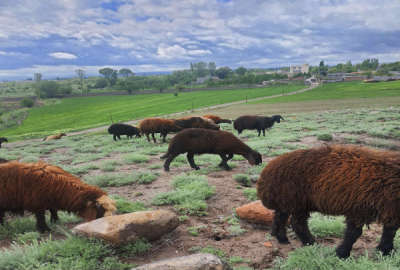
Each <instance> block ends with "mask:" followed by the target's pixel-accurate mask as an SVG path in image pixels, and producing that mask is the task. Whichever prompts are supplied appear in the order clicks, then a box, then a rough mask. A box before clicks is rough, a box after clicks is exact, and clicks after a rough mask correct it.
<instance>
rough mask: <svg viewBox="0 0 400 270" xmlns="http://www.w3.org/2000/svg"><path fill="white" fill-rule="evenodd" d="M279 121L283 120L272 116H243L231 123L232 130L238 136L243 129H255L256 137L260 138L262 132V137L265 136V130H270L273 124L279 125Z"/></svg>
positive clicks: (278, 116) (280, 117)
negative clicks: (236, 132)
mask: <svg viewBox="0 0 400 270" xmlns="http://www.w3.org/2000/svg"><path fill="white" fill-rule="evenodd" d="M281 119H282V120H285V119H283V117H282V116H280V115H273V116H271V117H268V116H256V115H243V116H240V117H239V118H237V119H236V120H235V121H234V122H233V128H234V129H236V130H237V131H238V133H239V134H240V133H242V131H243V130H245V129H257V131H258V136H260V134H261V130H262V132H263V135H264V136H265V129H269V128H271V127H272V126H273V125H274V123H275V122H277V123H280V122H281Z"/></svg>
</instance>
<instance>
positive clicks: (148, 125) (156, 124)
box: [139, 118, 182, 143]
mask: <svg viewBox="0 0 400 270" xmlns="http://www.w3.org/2000/svg"><path fill="white" fill-rule="evenodd" d="M139 129H140V132H141V133H142V134H145V135H146V138H147V140H148V141H149V142H150V137H149V135H150V134H151V136H152V137H153V141H154V143H155V142H156V138H155V137H154V133H160V134H161V136H162V137H163V142H165V137H167V134H168V133H171V132H178V131H180V130H182V127H180V126H178V125H177V124H176V121H175V120H172V119H163V118H146V119H144V120H142V121H141V122H140V123H139Z"/></svg>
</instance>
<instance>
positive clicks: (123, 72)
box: [118, 68, 135, 78]
mask: <svg viewBox="0 0 400 270" xmlns="http://www.w3.org/2000/svg"><path fill="white" fill-rule="evenodd" d="M118 74H119V75H120V76H121V77H124V78H126V77H130V76H134V75H135V74H134V73H133V72H132V70H130V69H129V68H122V69H120V70H119V71H118Z"/></svg>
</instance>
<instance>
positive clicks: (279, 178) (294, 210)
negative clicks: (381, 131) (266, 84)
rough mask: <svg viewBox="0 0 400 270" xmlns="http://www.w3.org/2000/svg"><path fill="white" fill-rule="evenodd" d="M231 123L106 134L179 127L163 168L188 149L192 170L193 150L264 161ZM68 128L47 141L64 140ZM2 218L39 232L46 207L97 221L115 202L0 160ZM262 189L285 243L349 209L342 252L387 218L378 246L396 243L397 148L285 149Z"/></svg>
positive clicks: (240, 123)
mask: <svg viewBox="0 0 400 270" xmlns="http://www.w3.org/2000/svg"><path fill="white" fill-rule="evenodd" d="M281 119H282V120H283V118H282V116H280V115H274V116H272V117H261V116H241V117H239V118H237V119H236V120H235V121H234V123H233V126H234V128H235V129H236V130H237V131H238V133H239V134H241V132H242V131H243V130H245V129H253V130H254V129H255V130H257V131H258V136H260V134H261V131H262V132H263V135H264V136H265V129H268V128H271V127H272V126H273V125H274V123H275V122H276V123H279V122H280V120H281ZM220 123H232V121H231V120H229V119H221V118H220V117H218V116H215V115H205V116H203V117H185V118H181V119H162V118H147V119H144V120H142V121H141V122H140V123H139V126H138V127H133V126H130V125H126V124H120V123H117V124H112V125H111V126H110V127H109V128H108V132H109V133H110V134H112V135H113V139H114V140H117V139H120V136H121V135H126V136H127V137H128V138H132V137H133V136H136V137H141V135H145V136H146V138H147V140H148V141H149V142H150V135H151V136H152V139H153V141H154V143H155V142H156V138H155V136H154V134H156V133H159V134H160V136H161V137H162V138H163V142H165V138H166V136H167V134H169V133H177V134H176V135H175V136H174V137H173V138H172V139H171V141H170V143H169V147H168V151H167V153H166V154H164V155H163V156H162V157H161V158H163V159H165V162H164V170H165V171H169V166H170V163H171V162H172V161H173V160H174V158H176V157H177V156H178V155H180V154H183V153H187V160H188V162H189V164H190V166H191V168H193V169H196V170H198V169H199V167H198V166H197V165H196V164H195V161H194V155H196V154H205V153H208V154H217V155H219V156H220V157H221V159H222V161H221V162H220V164H219V166H220V167H221V168H223V169H226V170H229V169H230V167H229V166H228V163H227V162H228V161H229V160H230V159H231V158H232V157H233V155H234V154H238V155H242V156H243V157H244V158H246V159H247V160H248V162H249V163H250V164H251V165H258V164H260V163H261V162H262V157H261V154H260V153H258V152H257V151H256V150H253V149H251V148H250V147H249V146H248V145H246V144H245V143H243V142H242V141H241V140H240V139H239V138H237V137H236V136H235V135H233V134H232V133H230V132H227V131H222V130H220V127H219V125H218V124H220ZM63 135H65V134H59V135H58V136H55V137H52V138H50V139H57V138H61V137H62V136H63ZM0 163H1V164H0V224H3V218H4V214H5V212H14V213H20V214H21V213H23V211H24V210H27V211H30V212H33V213H34V214H35V216H36V219H37V228H38V230H39V231H45V230H48V227H47V225H46V223H45V220H44V212H45V211H46V210H49V211H50V212H51V216H52V219H51V220H52V221H55V220H56V219H57V210H66V211H70V212H74V213H76V214H78V215H79V216H81V217H83V218H85V219H86V220H92V219H95V218H99V217H102V216H106V215H111V214H112V213H113V212H114V211H115V209H116V208H115V203H114V202H113V201H112V200H111V199H110V198H109V197H107V195H106V193H105V192H104V191H102V190H100V189H99V188H97V187H93V186H90V185H87V184H85V183H83V182H82V181H81V180H79V179H78V178H77V177H75V176H73V175H71V174H69V173H68V172H65V171H64V170H62V169H61V168H59V167H56V166H52V165H48V164H45V163H42V162H38V163H20V162H17V161H7V160H4V159H3V160H0ZM257 194H258V197H259V198H260V199H261V201H262V203H263V205H264V206H265V207H267V208H269V209H273V210H275V216H274V221H273V225H272V235H274V236H275V237H276V238H277V240H278V241H279V242H280V243H289V240H288V237H287V235H286V226H287V224H288V220H289V217H290V224H291V227H292V229H293V230H294V232H295V233H296V235H297V237H298V239H300V240H301V242H302V243H303V244H304V245H312V244H313V243H314V242H315V240H314V237H313V236H312V234H311V232H310V230H309V228H308V224H307V221H308V218H309V217H310V213H311V212H315V211H316V212H320V213H323V214H328V215H344V216H345V217H346V224H347V226H346V231H345V234H344V240H343V241H342V243H341V244H340V245H339V246H338V247H337V249H336V254H337V256H339V257H340V258H347V257H348V256H349V255H350V251H351V249H352V246H353V244H354V243H355V241H356V240H357V239H358V238H359V237H360V235H361V234H362V228H363V226H364V225H365V224H370V223H372V222H374V221H377V222H379V223H381V224H383V233H382V237H381V240H380V243H379V245H378V247H377V249H378V250H380V251H381V252H382V253H383V254H384V255H387V254H389V253H390V252H391V251H392V249H393V239H394V236H395V234H396V231H397V229H398V228H399V227H400V213H399V212H398V209H400V154H399V153H398V152H394V151H383V150H373V149H369V148H366V147H360V146H349V145H331V146H322V147H316V148H311V149H307V150H304V149H302V150H296V151H293V152H290V153H286V154H283V155H281V156H279V157H277V158H275V159H273V160H272V161H270V162H269V163H268V165H267V166H266V167H265V168H264V170H263V171H262V173H261V175H260V178H259V179H258V181H257Z"/></svg>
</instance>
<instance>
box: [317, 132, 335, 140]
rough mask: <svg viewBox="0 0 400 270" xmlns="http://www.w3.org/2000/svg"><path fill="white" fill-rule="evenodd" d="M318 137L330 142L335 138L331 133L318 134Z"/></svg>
mask: <svg viewBox="0 0 400 270" xmlns="http://www.w3.org/2000/svg"><path fill="white" fill-rule="evenodd" d="M317 139H318V140H320V141H325V142H330V141H332V140H333V137H332V135H331V134H327V133H324V134H319V135H318V136H317Z"/></svg>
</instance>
